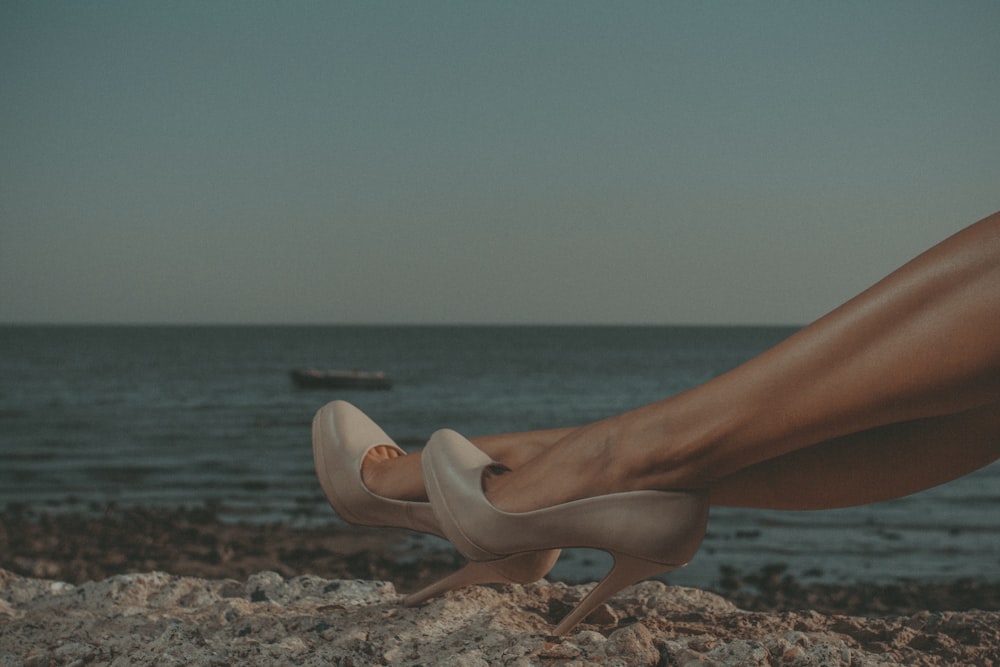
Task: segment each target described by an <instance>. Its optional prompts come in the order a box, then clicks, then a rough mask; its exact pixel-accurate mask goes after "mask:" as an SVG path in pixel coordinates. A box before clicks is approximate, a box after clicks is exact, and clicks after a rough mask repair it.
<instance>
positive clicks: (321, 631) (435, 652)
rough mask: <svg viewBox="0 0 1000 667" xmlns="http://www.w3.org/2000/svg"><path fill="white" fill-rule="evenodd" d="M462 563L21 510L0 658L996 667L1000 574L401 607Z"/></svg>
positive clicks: (3, 605) (736, 577) (415, 543)
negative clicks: (588, 611)
mask: <svg viewBox="0 0 1000 667" xmlns="http://www.w3.org/2000/svg"><path fill="white" fill-rule="evenodd" d="M95 509H96V508H95ZM461 563H462V560H461V558H460V557H458V556H457V554H455V553H454V552H452V551H450V550H442V549H440V548H439V547H438V546H431V545H430V544H428V545H427V546H423V542H422V541H421V540H420V539H416V540H414V539H412V538H411V537H410V536H409V535H407V534H406V533H404V532H403V531H395V530H389V529H363V528H355V527H345V526H323V527H293V526H289V525H287V524H251V523H231V522H221V521H219V520H218V518H217V517H216V516H215V514H214V513H213V512H212V510H211V509H186V510H163V509H141V508H129V509H119V508H115V507H107V508H103V509H101V510H100V511H92V512H89V513H65V512H62V513H59V512H57V513H45V512H40V511H38V510H34V509H31V508H16V507H15V508H8V510H7V511H5V512H3V513H2V514H0V570H2V572H0V665H4V666H5V667H6V666H7V665H43V664H44V665H49V664H57V665H69V664H76V665H85V664H86V665H91V664H93V665H97V664H122V665H124V664H174V663H176V664H205V665H224V664H343V665H367V664H371V665H377V664H404V665H419V664H453V665H494V664H509V665H542V664H545V665H552V664H560V665H577V664H580V665H582V664H622V665H625V664H628V665H633V664H649V665H674V664H677V665H688V664H718V665H745V664H750V665H828V664H829V665H837V664H843V665H956V664H959V665H961V664H968V665H992V664H1000V630H998V628H1000V584H996V583H992V582H988V581H976V580H974V579H968V578H966V579H960V580H954V581H948V582H922V583H921V582H917V581H903V582H900V583H897V584H891V585H887V584H863V583H861V584H857V585H832V584H816V583H801V582H799V581H797V580H796V579H795V578H794V577H792V576H790V575H787V574H784V573H783V571H782V568H781V567H780V565H774V566H772V567H770V568H767V569H764V570H761V571H757V572H739V571H736V570H732V569H731V570H729V571H727V572H725V573H722V576H721V577H720V582H721V584H720V586H718V587H716V590H707V589H702V588H694V587H684V586H672V585H669V583H666V584H665V583H663V582H660V581H647V582H644V583H641V584H638V585H636V586H634V587H630V588H629V589H626V590H625V591H623V592H622V593H620V594H619V595H618V596H616V597H614V598H612V599H611V600H610V601H609V602H608V603H607V604H606V605H603V606H602V607H599V608H598V610H597V611H596V612H595V613H594V614H593V615H592V616H591V617H590V618H589V619H588V620H587V622H585V623H584V624H582V625H580V626H579V627H578V628H576V629H575V630H574V631H573V632H572V633H571V634H570V635H569V636H567V637H563V638H553V637H550V636H548V634H547V633H548V632H550V631H551V629H552V627H553V624H554V622H556V621H558V620H559V618H560V617H561V616H562V615H564V614H565V613H566V612H567V611H568V609H569V608H570V607H571V606H572V605H573V604H575V602H576V601H577V600H578V599H579V598H580V597H581V596H582V595H583V594H584V593H585V592H586V590H587V589H588V588H589V586H590V585H591V584H590V583H589V582H563V581H555V580H544V581H542V582H539V583H537V584H532V585H528V586H513V585H489V586H475V587H470V588H467V589H464V590H461V591H455V592H452V593H449V594H448V595H446V596H444V597H442V598H439V599H437V600H434V601H432V602H430V603H428V604H426V605H424V606H422V607H417V608H412V609H409V608H405V607H403V606H402V605H401V604H400V599H401V594H404V593H407V592H411V591H413V590H416V589H417V588H419V587H420V586H421V585H423V584H425V583H427V582H429V581H431V580H433V579H434V578H436V577H439V576H442V575H443V574H445V573H448V572H451V571H453V570H454V569H456V568H457V567H459V566H460V565H461ZM668 582H669V579H668Z"/></svg>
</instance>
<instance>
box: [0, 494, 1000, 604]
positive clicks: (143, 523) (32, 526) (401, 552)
mask: <svg viewBox="0 0 1000 667" xmlns="http://www.w3.org/2000/svg"><path fill="white" fill-rule="evenodd" d="M463 564H464V559H463V558H462V557H461V556H460V555H458V554H457V553H455V552H454V551H453V550H451V549H441V548H440V547H439V546H437V545H434V544H431V543H430V542H427V541H425V540H423V539H421V537H420V536H416V537H415V536H414V534H413V533H410V532H408V531H403V530H396V529H389V528H364V527H357V526H344V525H337V524H331V525H324V526H319V527H295V526H288V525H285V524H253V523H228V522H222V521H220V520H219V519H218V518H217V516H216V515H215V513H214V511H213V510H212V509H210V508H202V509H150V508H117V507H115V506H109V507H105V508H103V509H101V510H99V511H93V512H89V513H83V512H63V511H60V512H47V511H44V510H38V509H35V508H30V507H17V506H14V507H8V508H7V509H6V510H3V511H0V569H4V570H7V571H9V572H11V573H13V574H16V575H18V576H23V577H29V578H39V579H52V580H57V581H63V582H67V583H70V584H75V585H78V584H82V583H85V582H87V581H100V580H103V579H106V578H108V577H111V576H114V575H119V574H129V573H141V572H152V571H158V572H166V573H169V574H172V575H178V576H187V577H199V578H205V579H236V580H245V579H246V578H247V577H249V576H250V575H253V574H255V573H258V572H263V571H271V572H277V573H279V574H281V575H282V576H283V577H295V576H301V575H315V576H319V577H323V578H326V579H364V580H370V581H388V582H392V583H393V585H394V586H395V588H396V589H397V590H398V591H400V592H402V593H409V592H412V591H415V590H417V589H419V588H421V587H423V586H425V585H427V584H429V583H431V582H432V581H435V580H436V579H439V578H441V577H443V576H445V575H447V574H449V573H451V572H454V571H455V570H456V569H458V568H459V567H461V566H462V565H463ZM548 580H549V581H551V582H557V581H561V582H563V583H568V584H581V583H587V581H583V580H580V579H574V578H565V577H564V578H559V577H553V576H551V575H550V576H549V577H548ZM663 580H664V581H666V582H667V583H669V582H670V579H669V576H667V577H665V578H664V579H663ZM704 590H706V591H708V592H711V593H714V594H717V595H720V596H722V597H723V598H725V599H727V600H728V601H730V602H732V603H733V604H735V605H736V606H738V607H739V608H741V609H744V610H747V611H767V612H783V611H796V610H802V609H809V610H813V611H818V612H822V613H839V614H855V615H873V616H882V615H899V614H912V613H917V612H920V611H931V612H939V611H965V610H969V609H979V610H984V611H1000V581H988V580H977V579H969V578H963V579H955V580H946V581H917V580H901V581H899V582H896V583H868V582H858V583H853V584H825V583H803V582H800V581H798V580H797V579H796V578H794V577H792V576H790V575H788V574H786V573H785V571H784V568H783V566H782V565H781V564H780V563H776V564H773V565H770V566H767V567H765V568H762V569H761V570H760V571H757V572H742V571H739V570H737V569H735V568H732V567H723V568H721V571H720V573H719V579H718V585H716V586H710V587H705V588H704Z"/></svg>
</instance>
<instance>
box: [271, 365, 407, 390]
mask: <svg viewBox="0 0 1000 667" xmlns="http://www.w3.org/2000/svg"><path fill="white" fill-rule="evenodd" d="M291 375H292V382H294V383H295V386H297V387H299V388H300V389H383V390H384V389H392V380H390V379H389V376H388V375H386V374H385V373H383V372H382V371H360V370H353V371H330V370H319V369H316V368H296V369H295V370H293V371H292V372H291Z"/></svg>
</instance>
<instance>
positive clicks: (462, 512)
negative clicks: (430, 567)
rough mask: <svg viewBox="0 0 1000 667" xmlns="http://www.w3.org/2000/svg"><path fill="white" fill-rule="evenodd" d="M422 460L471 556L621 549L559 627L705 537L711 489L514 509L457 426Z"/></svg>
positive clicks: (459, 543)
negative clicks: (489, 487) (486, 476)
mask: <svg viewBox="0 0 1000 667" xmlns="http://www.w3.org/2000/svg"><path fill="white" fill-rule="evenodd" d="M421 460H422V466H423V470H424V485H425V486H426V488H427V495H428V497H429V498H430V502H431V507H432V508H433V510H434V515H435V516H436V517H437V520H438V524H439V526H440V527H441V530H442V531H443V532H444V534H445V536H446V537H447V538H448V539H449V540H451V542H452V544H454V545H455V548H457V549H458V550H459V551H460V552H461V553H462V554H463V555H464V556H465V557H466V558H468V559H470V560H472V561H482V562H491V561H495V560H497V559H500V558H505V557H509V556H510V555H512V554H523V553H525V552H531V551H535V550H541V549H553V548H564V547H589V548H596V549H603V550H605V551H607V552H609V553H611V554H612V555H613V556H614V558H615V564H614V567H613V568H612V569H611V571H610V572H609V573H608V575H607V576H606V577H605V578H604V579H603V580H602V581H601V583H599V584H598V585H597V587H596V588H594V590H592V591H591V592H590V594H589V595H587V596H586V597H585V598H584V599H583V600H582V601H581V602H580V604H579V605H577V607H576V609H574V610H573V612H571V613H570V614H569V615H568V616H567V617H566V618H565V619H563V620H562V622H561V623H559V625H558V626H557V627H556V630H555V632H556V634H560V635H561V634H565V633H567V632H569V631H570V630H571V629H572V628H573V627H575V626H576V625H577V623H579V622H580V621H581V620H583V619H584V618H586V616H587V615H588V614H589V613H590V612H591V611H593V609H594V608H595V607H596V606H598V605H599V604H601V603H602V602H604V601H605V600H607V599H608V598H609V597H611V596H612V595H614V594H615V593H617V592H618V591H619V590H621V589H622V588H624V587H625V586H628V585H630V584H634V583H636V582H638V581H641V580H643V579H645V578H646V577H650V576H652V575H655V574H659V573H662V572H667V571H669V570H673V569H676V568H678V567H682V566H684V565H685V564H687V562H688V561H689V560H690V559H691V557H692V556H693V555H694V554H695V552H697V550H698V547H699V546H700V545H701V541H702V539H703V538H704V536H705V527H706V524H707V522H708V494H707V492H705V491H630V492H626V493H613V494H609V495H605V496H597V497H594V498H584V499H582V500H575V501H572V502H568V503H564V504H562V505H556V506H554V507H548V508H545V509H540V510H534V511H531V512H520V513H512V512H504V511H502V510H500V509H498V508H496V507H495V506H494V505H492V504H491V503H490V502H489V500H488V499H487V498H486V496H485V495H484V494H483V488H482V476H483V471H484V470H485V469H486V467H487V466H489V465H491V464H492V461H490V458H489V457H488V456H486V454H484V453H483V452H482V451H480V450H479V449H477V448H476V447H475V445H473V444H472V443H471V442H469V441H468V440H466V439H465V438H463V437H462V436H461V435H459V434H458V433H455V432H454V431H449V430H442V431H438V432H437V433H435V434H434V435H433V436H432V437H431V439H430V441H429V442H428V443H427V447H426V448H425V449H424V454H423V457H422V459H421Z"/></svg>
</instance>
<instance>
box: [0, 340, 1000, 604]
mask: <svg viewBox="0 0 1000 667" xmlns="http://www.w3.org/2000/svg"><path fill="white" fill-rule="evenodd" d="M794 331H795V329H794V328H790V327H672V326H663V327H660V326H304V327H294V326H275V327H267V326H194V327H185V326H148V327H146V326H0V507H14V506H18V507H22V508H23V507H28V508H30V509H32V510H38V511H46V512H94V511H100V510H101V508H106V507H108V506H109V505H114V506H117V507H157V508H181V507H186V508H201V507H209V508H212V509H213V510H215V511H216V512H217V513H218V515H219V516H220V518H221V519H222V520H223V521H232V522H264V523H274V522H280V523H283V524H287V525H290V526H317V525H318V526H322V525H332V524H337V523H338V522H339V521H340V520H339V518H338V517H337V516H336V515H335V514H334V512H333V511H332V510H331V509H330V507H329V505H327V503H326V501H325V500H324V498H323V496H322V493H321V491H320V488H319V485H318V483H317V481H316V477H315V473H314V470H313V462H312V451H311V445H310V422H311V419H312V416H313V414H314V413H315V412H316V410H317V409H319V408H320V407H322V406H323V405H324V404H325V403H327V402H328V401H331V400H334V399H344V400H347V401H350V402H352V403H354V404H355V405H357V406H358V407H360V408H361V409H362V410H364V411H365V412H366V413H368V414H369V415H370V416H371V417H372V418H373V419H375V420H376V421H378V422H379V424H380V425H381V426H382V427H383V428H384V429H385V430H386V431H387V432H388V433H389V434H390V435H392V436H393V438H394V439H395V440H396V441H397V442H398V443H399V444H400V445H401V446H403V447H404V448H405V449H407V450H409V451H414V450H417V449H419V448H420V447H421V446H422V445H423V443H424V442H425V441H426V439H427V437H429V435H430V434H431V433H432V432H433V431H435V430H437V429H439V428H443V427H447V428H451V429H455V430H457V431H459V432H460V433H464V434H467V435H470V436H472V435H483V434H489V433H501V432H510V431H522V430H528V429H535V428H551V427H556V426H570V425H578V424H585V423H588V422H591V421H594V420H597V419H601V418H603V417H606V416H609V415H612V414H615V413H618V412H621V411H624V410H628V409H630V408H634V407H637V406H640V405H644V404H647V403H650V402H653V401H656V400H659V399H661V398H663V397H666V396H669V395H671V394H674V393H678V392H681V391H684V390H686V389H689V388H691V387H693V386H696V385H698V384H700V383H702V382H705V381H706V380H709V379H711V378H712V377H715V376H716V375H719V374H721V373H724V372H725V371H727V370H729V369H730V368H733V367H734V366H736V365H738V364H740V363H741V362H743V361H745V360H747V359H749V358H750V357H752V356H754V355H755V354H758V353H759V352H761V351H763V350H765V349H767V348H768V347H770V346H772V345H774V344H776V343H778V342H779V341H781V340H782V339H784V338H786V337H787V336H789V335H790V334H792V333H793V332H794ZM303 367H315V368H324V369H327V368H329V369H345V370H350V369H364V370H381V371H384V372H385V373H387V374H388V375H389V376H390V377H391V379H392V380H393V387H392V389H391V390H389V391H363V390H329V389H322V390H304V389H298V388H296V386H295V385H294V384H293V382H292V381H291V378H290V375H289V371H291V370H292V369H295V368H303ZM998 509H1000V464H993V465H991V466H988V467H986V468H983V469H981V470H979V471H977V472H975V473H973V474H970V475H968V476H966V477H963V478H961V479H959V480H956V481H954V482H951V483H948V484H945V485H942V486H940V487H937V488H933V489H929V490H927V491H923V492H921V493H918V494H915V495H912V496H908V497H905V498H900V499H896V500H892V501H889V502H883V503H877V504H872V505H866V506H861V507H854V508H846V509H838V510H824V511H810V512H787V511H768V510H756V509H738V508H726V507H714V508H713V509H712V511H711V517H710V521H709V532H708V535H707V536H706V539H705V543H704V545H703V547H702V549H701V551H700V552H699V553H698V555H697V556H696V557H695V558H694V560H693V561H692V562H691V563H690V564H689V565H688V566H687V567H686V568H684V569H682V570H678V571H676V572H674V573H671V574H670V575H669V578H668V580H669V581H671V582H674V583H679V584H683V585H694V586H705V587H711V586H714V585H717V584H718V583H719V580H720V577H722V576H723V573H724V572H726V571H729V570H735V571H737V572H758V571H761V570H762V569H766V568H770V569H772V570H779V571H783V572H785V573H786V574H788V575H790V576H794V577H796V578H798V579H799V580H801V581H803V582H806V583H810V582H822V583H857V582H873V583H892V582H896V581H899V580H901V579H908V580H920V581H950V580H955V579H959V578H974V579H977V580H981V581H983V580H985V581H1000V520H998V519H1000V512H998ZM431 539H432V540H436V538H431ZM439 546H440V548H442V549H445V548H449V547H448V545H447V544H446V543H444V542H443V541H440V545H439ZM608 564H609V561H608V557H607V556H606V554H603V553H602V552H590V551H579V550H577V551H574V552H573V554H572V555H571V556H570V557H568V558H566V559H564V560H563V561H560V565H559V566H557V569H556V572H555V573H554V574H555V575H557V576H560V577H562V578H566V579H570V580H573V579H576V580H587V579H596V578H599V577H600V576H601V575H602V574H603V571H602V570H603V569H606V568H607V567H608Z"/></svg>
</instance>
